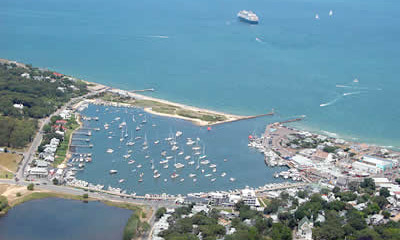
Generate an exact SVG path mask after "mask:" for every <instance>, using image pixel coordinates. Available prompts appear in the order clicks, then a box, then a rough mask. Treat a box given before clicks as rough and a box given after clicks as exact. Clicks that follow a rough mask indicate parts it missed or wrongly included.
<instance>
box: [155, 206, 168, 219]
mask: <svg viewBox="0 0 400 240" xmlns="http://www.w3.org/2000/svg"><path fill="white" fill-rule="evenodd" d="M166 212H167V209H166V208H165V207H160V208H159V209H157V211H156V213H155V215H156V219H160V218H161V217H162V216H163V215H164V214H165V213H166Z"/></svg>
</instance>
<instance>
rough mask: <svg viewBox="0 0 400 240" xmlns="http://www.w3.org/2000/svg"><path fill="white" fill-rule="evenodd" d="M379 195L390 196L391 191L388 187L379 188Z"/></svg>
mask: <svg viewBox="0 0 400 240" xmlns="http://www.w3.org/2000/svg"><path fill="white" fill-rule="evenodd" d="M379 195H380V196H383V197H385V198H387V197H389V196H390V192H389V190H388V189H387V188H385V187H383V188H381V189H380V190H379Z"/></svg>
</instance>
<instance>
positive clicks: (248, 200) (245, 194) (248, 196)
mask: <svg viewBox="0 0 400 240" xmlns="http://www.w3.org/2000/svg"><path fill="white" fill-rule="evenodd" d="M241 198H242V201H243V202H244V204H246V205H248V206H251V207H258V206H260V203H259V202H258V200H257V197H256V192H255V191H254V190H253V189H249V188H245V189H242V191H241Z"/></svg>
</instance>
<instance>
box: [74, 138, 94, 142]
mask: <svg viewBox="0 0 400 240" xmlns="http://www.w3.org/2000/svg"><path fill="white" fill-rule="evenodd" d="M72 141H82V142H90V138H73V139H72Z"/></svg>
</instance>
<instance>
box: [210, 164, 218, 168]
mask: <svg viewBox="0 0 400 240" xmlns="http://www.w3.org/2000/svg"><path fill="white" fill-rule="evenodd" d="M209 167H210V168H216V167H217V165H215V164H210V166H209Z"/></svg>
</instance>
